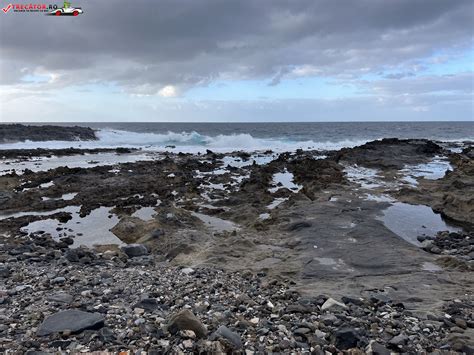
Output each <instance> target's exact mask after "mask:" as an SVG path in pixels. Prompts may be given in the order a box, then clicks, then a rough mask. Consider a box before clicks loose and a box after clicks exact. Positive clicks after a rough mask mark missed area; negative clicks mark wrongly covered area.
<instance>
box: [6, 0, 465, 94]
mask: <svg viewBox="0 0 474 355" xmlns="http://www.w3.org/2000/svg"><path fill="white" fill-rule="evenodd" d="M473 4H474V3H473V2H472V1H471V0H457V1H446V0H423V1H422V0H398V1H383V2H382V1H379V0H359V1H337V0H336V1H334V0H320V1H314V0H302V1H294V2H290V1H282V0H262V1H254V0H241V1H220V0H207V1H199V2H197V1H185V0H173V1H171V0H169V1H151V0H148V1H141V2H134V1H125V0H118V1H114V2H113V3H111V2H106V1H100V2H99V1H82V2H80V6H82V7H83V9H84V12H85V13H84V14H83V15H81V16H78V17H77V18H55V17H49V16H42V15H36V14H6V15H4V16H2V21H1V23H0V30H1V31H0V33H1V34H0V48H1V54H2V60H1V62H0V70H1V74H2V75H1V78H2V80H3V81H4V83H7V84H11V83H12V82H15V81H18V80H19V78H21V76H22V75H23V73H24V72H25V70H26V71H31V72H33V71H34V70H37V68H41V70H43V71H45V72H54V73H56V74H58V75H59V77H58V78H57V80H56V81H55V85H57V86H60V85H71V84H80V83H87V82H114V83H117V84H118V85H120V86H122V87H123V88H124V89H125V90H126V91H129V92H135V93H141V94H156V93H157V92H158V91H159V90H160V89H162V88H163V87H164V86H166V85H175V86H177V87H180V88H181V89H182V90H186V89H187V88H190V87H193V86H196V85H207V84H208V83H209V82H212V81H214V80H217V79H269V80H270V85H276V84H278V83H279V82H280V80H281V79H282V77H284V76H286V75H292V74H291V73H294V71H295V68H296V69H297V68H299V67H305V68H312V70H313V71H311V70H310V71H309V72H310V73H312V74H313V75H314V73H318V75H323V76H326V75H327V76H335V75H338V76H339V77H344V76H346V77H352V78H353V77H357V76H359V75H361V74H366V73H377V72H380V71H384V70H385V69H386V68H398V67H399V66H400V65H401V64H403V63H410V64H409V65H415V64H416V61H417V60H418V59H420V58H423V57H426V56H429V55H431V54H433V52H435V51H437V50H441V49H450V50H456V49H457V48H458V49H461V48H464V47H466V46H471V45H472V23H473V12H474V5H473ZM73 5H74V4H73ZM11 63H15V64H14V65H12V64H11ZM399 69H400V70H399V71H400V73H408V72H410V70H411V69H406V68H399ZM22 70H23V72H22ZM298 73H300V74H299V75H304V71H302V70H300V71H299V72H298ZM392 75H394V74H392ZM402 76H403V75H402ZM402 76H400V77H399V78H402Z"/></svg>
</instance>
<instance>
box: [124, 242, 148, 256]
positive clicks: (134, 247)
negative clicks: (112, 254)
mask: <svg viewBox="0 0 474 355" xmlns="http://www.w3.org/2000/svg"><path fill="white" fill-rule="evenodd" d="M121 249H122V251H123V252H124V253H125V254H127V256H128V257H129V258H134V257H137V256H143V255H147V254H148V248H147V247H146V246H144V245H143V244H128V245H124V246H123V247H122V248H121Z"/></svg>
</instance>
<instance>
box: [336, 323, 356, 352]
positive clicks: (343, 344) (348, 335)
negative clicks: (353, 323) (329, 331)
mask: <svg viewBox="0 0 474 355" xmlns="http://www.w3.org/2000/svg"><path fill="white" fill-rule="evenodd" d="M332 340H333V342H334V345H336V347H337V348H338V349H340V350H347V349H351V348H355V347H357V345H358V343H359V341H360V340H361V337H360V335H359V332H358V331H357V330H355V329H354V328H349V327H344V328H339V329H337V330H336V331H335V332H334V333H333V335H332Z"/></svg>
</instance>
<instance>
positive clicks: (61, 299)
mask: <svg viewBox="0 0 474 355" xmlns="http://www.w3.org/2000/svg"><path fill="white" fill-rule="evenodd" d="M46 299H47V300H48V301H51V302H57V303H71V302H72V300H73V297H72V296H71V295H70V294H68V293H65V292H58V293H54V294H52V295H49V296H47V297H46Z"/></svg>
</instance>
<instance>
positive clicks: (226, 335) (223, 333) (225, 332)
mask: <svg viewBox="0 0 474 355" xmlns="http://www.w3.org/2000/svg"><path fill="white" fill-rule="evenodd" d="M212 338H214V339H225V341H226V343H229V344H230V345H231V347H232V348H233V349H234V350H237V349H241V348H242V346H243V345H242V340H241V339H240V335H239V334H237V333H235V332H233V331H232V330H230V329H229V328H227V327H226V326H225V325H221V326H220V327H219V328H217V330H216V331H215V332H214V334H213V335H212Z"/></svg>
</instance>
